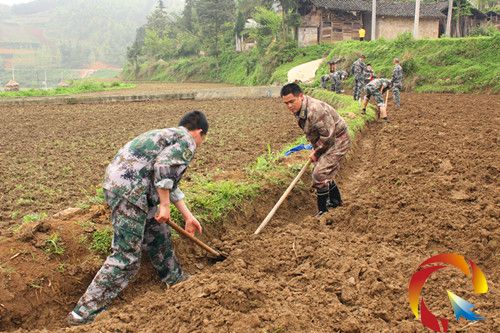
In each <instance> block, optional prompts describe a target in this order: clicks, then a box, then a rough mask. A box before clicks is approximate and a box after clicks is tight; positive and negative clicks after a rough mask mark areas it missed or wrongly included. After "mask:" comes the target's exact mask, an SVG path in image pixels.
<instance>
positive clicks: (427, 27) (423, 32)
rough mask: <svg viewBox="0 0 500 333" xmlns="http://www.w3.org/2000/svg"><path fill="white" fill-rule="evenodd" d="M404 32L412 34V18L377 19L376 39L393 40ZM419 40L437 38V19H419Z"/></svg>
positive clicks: (387, 17)
mask: <svg viewBox="0 0 500 333" xmlns="http://www.w3.org/2000/svg"><path fill="white" fill-rule="evenodd" d="M404 32H411V33H413V18H412V17H411V18H410V17H390V16H381V17H377V33H376V36H377V38H385V39H394V38H396V37H398V35H400V34H402V33H404ZM418 34H419V38H438V37H439V19H437V18H420V22H419V29H418Z"/></svg>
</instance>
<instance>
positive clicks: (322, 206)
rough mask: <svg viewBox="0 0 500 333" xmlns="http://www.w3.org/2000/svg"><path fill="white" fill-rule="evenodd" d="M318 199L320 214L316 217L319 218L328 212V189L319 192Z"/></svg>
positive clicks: (317, 192) (317, 193)
mask: <svg viewBox="0 0 500 333" xmlns="http://www.w3.org/2000/svg"><path fill="white" fill-rule="evenodd" d="M316 199H317V203H318V212H317V213H316V215H314V217H317V218H318V217H320V216H321V215H323V214H324V213H326V212H328V188H325V189H320V190H317V191H316Z"/></svg>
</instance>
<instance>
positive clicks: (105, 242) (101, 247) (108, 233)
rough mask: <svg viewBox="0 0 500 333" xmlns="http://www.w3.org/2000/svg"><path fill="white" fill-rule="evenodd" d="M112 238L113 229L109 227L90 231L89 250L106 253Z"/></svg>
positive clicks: (109, 250) (108, 250) (108, 251)
mask: <svg viewBox="0 0 500 333" xmlns="http://www.w3.org/2000/svg"><path fill="white" fill-rule="evenodd" d="M112 238H113V230H112V229H111V228H110V227H106V228H104V229H102V230H96V231H94V232H93V233H92V241H91V243H90V250H91V251H93V252H95V253H97V254H100V255H108V254H109V253H110V252H111V240H112Z"/></svg>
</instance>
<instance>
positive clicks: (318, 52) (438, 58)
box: [125, 33, 500, 93]
mask: <svg viewBox="0 0 500 333" xmlns="http://www.w3.org/2000/svg"><path fill="white" fill-rule="evenodd" d="M499 47H500V34H498V33H497V34H495V35H493V36H483V37H467V38H441V39H422V40H414V39H413V38H412V37H411V36H410V35H402V36H400V37H399V38H397V39H395V40H392V41H388V40H383V39H381V40H377V41H376V42H369V43H367V42H359V41H344V42H337V43H335V44H328V45H325V44H323V45H317V46H310V47H305V48H300V49H297V48H295V49H285V50H284V51H276V50H273V49H270V50H269V51H267V52H266V53H265V56H264V57H259V56H260V55H259V54H258V53H257V52H254V51H255V50H251V51H250V52H246V53H236V52H234V51H228V52H226V53H225V54H224V55H223V56H222V57H221V61H220V65H219V66H220V68H219V70H217V71H216V70H215V67H216V66H215V59H214V58H213V57H192V58H183V59H177V60H171V61H168V62H165V61H161V60H160V61H159V62H154V63H152V62H145V63H143V64H142V65H141V70H140V71H139V72H138V77H139V78H141V79H146V80H148V79H153V80H166V81H176V80H177V81H195V82H196V81H219V82H226V83H232V84H242V85H254V84H273V83H284V82H286V80H287V77H286V74H287V72H288V70H290V69H291V68H292V67H294V66H297V65H299V64H301V63H305V62H308V61H311V60H314V59H318V58H321V57H325V59H331V58H344V59H345V60H344V62H342V63H341V64H340V68H343V69H346V70H347V71H349V69H350V66H351V64H352V62H353V61H354V60H356V57H357V55H358V54H360V53H363V54H365V55H366V57H367V62H368V63H371V64H372V66H373V68H374V70H375V72H376V73H377V74H381V75H382V76H389V77H390V75H392V67H393V65H392V60H393V59H394V58H395V57H399V58H401V61H402V66H403V69H404V71H405V82H404V83H405V88H406V89H407V90H414V91H418V92H459V93H460V92H461V93H463V92H479V91H488V92H494V93H498V92H500V83H499V82H498V79H497V73H498V72H500V56H499V53H498V49H499ZM269 59H278V60H281V64H280V62H278V61H275V62H270V61H269ZM284 59H286V61H283V60H284ZM249 64H251V66H249ZM326 72H327V66H326V61H325V63H324V64H323V65H322V67H320V69H319V70H318V71H317V73H316V77H317V80H316V85H318V86H319V78H320V76H321V75H323V74H325V73H326ZM125 74H128V75H129V77H130V78H132V77H133V76H132V74H133V73H131V71H130V70H127V69H126V70H125ZM350 80H351V79H350Z"/></svg>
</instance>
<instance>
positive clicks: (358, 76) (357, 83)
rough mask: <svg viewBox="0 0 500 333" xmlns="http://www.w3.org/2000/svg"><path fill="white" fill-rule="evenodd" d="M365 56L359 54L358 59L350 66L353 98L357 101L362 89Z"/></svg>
mask: <svg viewBox="0 0 500 333" xmlns="http://www.w3.org/2000/svg"><path fill="white" fill-rule="evenodd" d="M365 59H366V58H365V56H364V55H361V56H360V57H359V59H358V60H356V61H355V62H354V63H353V64H352V66H351V74H352V75H354V89H353V98H354V100H355V101H359V100H360V98H361V90H362V89H363V86H364V82H365V71H366V65H365V62H364V61H365Z"/></svg>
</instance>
